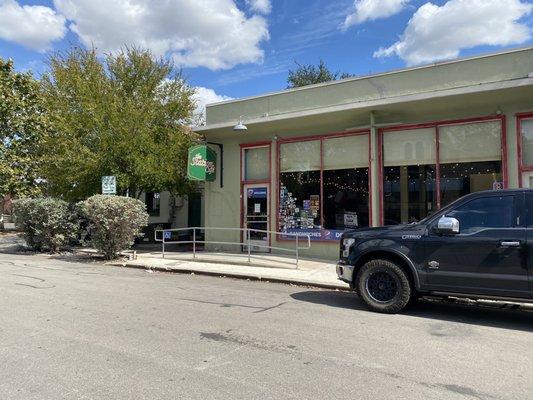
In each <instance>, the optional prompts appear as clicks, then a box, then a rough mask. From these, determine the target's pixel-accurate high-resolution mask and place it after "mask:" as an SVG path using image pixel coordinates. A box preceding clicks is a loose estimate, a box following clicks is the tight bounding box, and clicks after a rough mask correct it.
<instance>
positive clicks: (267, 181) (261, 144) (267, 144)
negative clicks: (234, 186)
mask: <svg viewBox="0 0 533 400" xmlns="http://www.w3.org/2000/svg"><path fill="white" fill-rule="evenodd" d="M239 146H240V158H241V159H240V162H239V169H240V209H241V213H240V227H241V229H242V228H244V185H253V184H264V185H265V186H267V187H268V198H267V200H268V215H269V221H268V223H269V226H270V227H271V226H272V212H271V211H272V206H271V203H272V202H271V200H272V192H271V191H270V190H271V187H272V184H271V183H272V142H271V141H263V142H253V143H241V144H240V145H239ZM257 147H268V178H266V179H259V180H245V179H244V167H245V166H244V151H245V150H246V149H253V148H257ZM242 235H243V233H242V232H241V241H242ZM268 243H269V246H270V235H268Z"/></svg>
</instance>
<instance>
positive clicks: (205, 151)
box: [187, 145, 217, 182]
mask: <svg viewBox="0 0 533 400" xmlns="http://www.w3.org/2000/svg"><path fill="white" fill-rule="evenodd" d="M216 163H217V154H216V153H215V152H214V151H213V150H211V149H210V148H209V147H208V146H205V145H200V146H194V147H191V148H190V149H189V157H188V161H187V177H188V178H189V179H190V180H192V181H208V182H212V181H214V180H215V179H216Z"/></svg>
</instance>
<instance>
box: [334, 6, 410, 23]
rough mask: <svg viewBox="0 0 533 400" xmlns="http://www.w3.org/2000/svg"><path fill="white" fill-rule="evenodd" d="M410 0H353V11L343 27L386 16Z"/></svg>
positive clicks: (397, 10)
mask: <svg viewBox="0 0 533 400" xmlns="http://www.w3.org/2000/svg"><path fill="white" fill-rule="evenodd" d="M409 1H410V0H355V1H354V3H353V12H352V13H351V14H349V15H348V16H347V17H346V19H345V20H344V23H343V24H342V28H343V29H347V28H349V27H350V26H353V25H359V24H362V23H363V22H365V21H373V20H376V19H380V18H388V17H390V16H392V15H394V14H398V13H399V12H400V11H402V10H403V9H404V8H405V6H406V5H407V4H408V3H409Z"/></svg>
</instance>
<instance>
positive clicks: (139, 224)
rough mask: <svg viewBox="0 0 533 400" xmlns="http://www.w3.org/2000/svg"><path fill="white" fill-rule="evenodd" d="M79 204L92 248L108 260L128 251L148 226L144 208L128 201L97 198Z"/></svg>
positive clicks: (142, 204) (123, 198)
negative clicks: (123, 251) (85, 220)
mask: <svg viewBox="0 0 533 400" xmlns="http://www.w3.org/2000/svg"><path fill="white" fill-rule="evenodd" d="M78 204H79V208H80V211H81V213H82V215H83V216H84V217H85V218H87V220H88V224H87V228H86V229H87V233H88V237H89V238H90V239H89V241H90V244H91V246H92V247H94V248H95V249H97V250H99V251H100V252H102V253H103V254H104V256H105V258H106V259H108V260H111V259H113V258H116V257H117V255H118V253H119V252H120V251H122V250H125V249H127V248H129V247H130V246H131V245H132V244H133V242H134V240H135V238H136V237H137V236H139V235H140V233H141V230H142V228H144V227H145V226H146V225H147V224H148V213H147V212H146V205H145V204H144V203H143V202H142V201H140V200H136V199H132V198H130V197H121V196H104V195H96V196H93V197H90V198H88V199H87V200H85V201H82V202H80V203H78Z"/></svg>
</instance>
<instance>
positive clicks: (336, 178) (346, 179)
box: [323, 135, 369, 230]
mask: <svg viewBox="0 0 533 400" xmlns="http://www.w3.org/2000/svg"><path fill="white" fill-rule="evenodd" d="M323 146H324V147H323V152H324V160H323V169H324V172H323V181H324V189H323V190H324V227H325V228H326V229H335V230H345V229H353V228H357V227H359V226H368V225H369V203H368V201H369V193H368V150H369V149H368V136H367V135H360V136H344V137H338V138H331V139H325V140H324V143H323Z"/></svg>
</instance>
